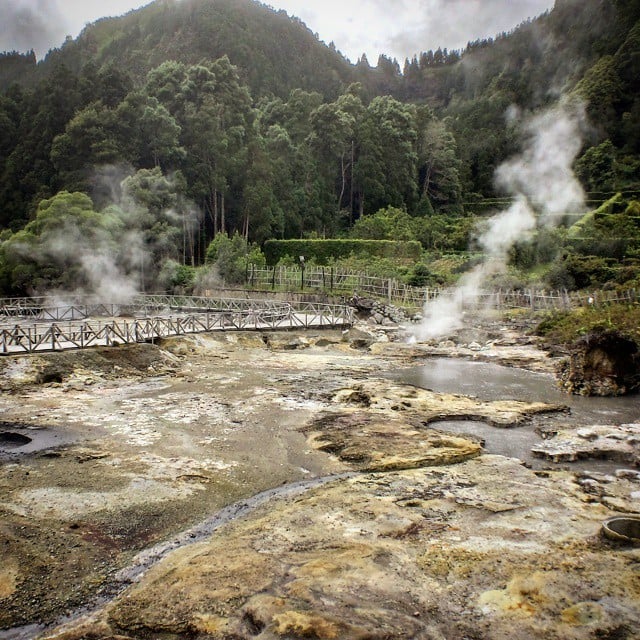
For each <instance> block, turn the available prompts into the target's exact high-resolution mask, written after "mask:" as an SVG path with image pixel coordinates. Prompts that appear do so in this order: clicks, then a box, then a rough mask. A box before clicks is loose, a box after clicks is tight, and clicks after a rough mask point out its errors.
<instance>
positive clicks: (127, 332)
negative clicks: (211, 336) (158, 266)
mask: <svg viewBox="0 0 640 640" xmlns="http://www.w3.org/2000/svg"><path fill="white" fill-rule="evenodd" d="M353 322H354V311H353V309H352V308H351V307H348V306H344V305H329V304H315V303H289V302H277V301H265V300H240V299H214V298H203V297H190V296H165V295H140V296H137V297H136V298H134V299H133V300H131V301H127V302H126V303H122V304H105V303H103V302H97V301H91V300H88V299H81V298H77V299H74V300H72V301H70V302H69V303H68V304H61V303H56V302H52V301H51V300H48V299H45V298H10V299H0V355H10V354H14V355H15V354H20V353H34V352H40V351H59V350H63V349H85V348H87V347H95V346H117V345H121V344H133V343H136V342H153V341H155V340H158V339H161V338H168V337H171V336H179V335H185V334H191V333H204V332H207V331H284V330H290V329H335V328H341V329H344V328H347V327H350V326H351V325H352V324H353Z"/></svg>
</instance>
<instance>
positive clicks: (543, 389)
mask: <svg viewBox="0 0 640 640" xmlns="http://www.w3.org/2000/svg"><path fill="white" fill-rule="evenodd" d="M390 377H391V378H392V379H393V380H396V381H398V382H402V383H404V384H411V385H414V386H417V387H421V388H424V389H430V390H432V391H436V392H440V393H456V394H461V395H466V396H475V397H477V398H479V399H481V400H524V401H528V402H536V401H542V402H547V403H550V404H560V405H565V406H566V407H567V409H568V411H567V413H564V414H560V415H545V416H544V417H542V418H539V419H538V420H537V421H536V422H532V423H530V424H525V425H523V426H520V427H518V428H515V429H508V430H505V429H500V428H497V427H493V426H490V425H488V424H486V423H484V422H473V421H463V422H452V421H447V422H444V421H443V422H437V423H434V424H433V426H434V427H437V428H439V429H442V430H444V431H448V432H451V433H463V434H471V435H474V436H475V437H478V438H480V439H482V440H483V441H484V446H485V450H486V451H487V452H488V453H495V454H499V455H505V456H509V457H516V458H520V459H521V460H523V461H525V462H527V463H528V464H530V465H532V466H535V467H549V466H552V464H551V463H549V462H548V461H541V460H539V459H536V458H534V457H533V456H532V455H531V447H533V446H534V445H536V444H537V443H539V442H540V440H541V436H540V435H539V433H538V432H537V431H536V427H540V426H553V425H554V424H570V425H575V426H582V425H592V424H603V425H606V424H625V423H631V422H636V421H638V419H640V396H637V395H635V396H627V397H622V398H588V397H582V396H573V395H569V394H566V393H563V392H562V391H561V390H560V389H558V388H557V386H556V382H555V379H554V377H553V376H551V375H549V374H544V373H535V372H532V371H526V370H524V369H515V368H512V367H505V366H501V365H497V364H492V363H487V362H474V361H468V360H459V359H453V358H433V359H430V360H428V361H427V362H425V363H424V364H423V365H421V366H418V367H411V368H407V369H401V370H398V371H395V372H393V373H392V374H390ZM562 466H567V464H566V463H565V464H564V465H562ZM570 467H571V468H572V469H580V468H589V469H593V470H600V471H608V470H611V469H615V468H618V467H620V464H617V463H612V462H604V461H588V462H576V463H571V465H570Z"/></svg>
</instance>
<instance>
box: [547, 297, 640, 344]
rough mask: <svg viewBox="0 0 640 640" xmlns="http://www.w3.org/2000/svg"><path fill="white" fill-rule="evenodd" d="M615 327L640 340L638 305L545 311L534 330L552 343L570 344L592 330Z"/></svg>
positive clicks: (631, 337) (612, 328) (594, 306)
mask: <svg viewBox="0 0 640 640" xmlns="http://www.w3.org/2000/svg"><path fill="white" fill-rule="evenodd" d="M602 330H616V331H619V332H620V333H621V334H622V335H624V336H626V337H627V338H630V339H631V340H634V341H635V342H636V343H640V305H638V304H610V305H603V306H599V305H593V306H588V307H582V308H579V309H575V310H573V311H561V312H554V313H550V314H548V315H547V317H546V318H545V319H544V320H542V321H541V322H540V323H539V324H538V326H537V327H536V333H537V334H538V335H540V336H543V337H545V338H547V339H548V340H549V341H550V342H552V343H554V344H571V343H572V342H574V341H575V340H576V339H578V338H579V337H580V336H584V335H586V334H588V333H591V332H593V331H602Z"/></svg>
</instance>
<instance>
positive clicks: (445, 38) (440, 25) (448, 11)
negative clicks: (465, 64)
mask: <svg viewBox="0 0 640 640" xmlns="http://www.w3.org/2000/svg"><path fill="white" fill-rule="evenodd" d="M375 2H376V4H378V5H379V6H380V10H381V11H382V10H385V11H386V12H387V13H388V15H389V19H390V20H392V19H393V18H392V16H394V15H395V16H399V15H401V16H403V18H404V19H403V23H404V25H405V28H403V29H400V30H397V31H394V32H390V33H389V37H388V39H387V40H386V42H384V43H383V45H384V46H383V48H384V49H385V50H386V51H387V52H390V53H392V54H393V55H395V56H396V57H398V58H399V59H402V58H404V57H410V56H411V55H413V54H414V53H418V52H420V51H427V50H429V49H434V50H435V49H437V48H438V47H442V48H445V47H446V48H448V49H461V48H464V47H465V46H466V44H467V42H469V41H470V40H471V41H473V40H475V39H477V38H488V37H493V36H495V35H497V34H499V33H501V32H503V31H510V30H511V29H513V28H514V27H515V26H517V25H518V24H520V23H521V22H523V21H524V20H526V19H527V18H535V17H537V16H539V15H540V14H541V13H544V12H545V11H546V10H547V9H550V8H551V7H552V5H553V2H552V1H551V0H518V1H511V2H509V1H506V2H505V0H418V1H417V2H416V1H415V0H414V1H409V0H390V1H388V2H382V1H381V0H375ZM408 25H410V26H408Z"/></svg>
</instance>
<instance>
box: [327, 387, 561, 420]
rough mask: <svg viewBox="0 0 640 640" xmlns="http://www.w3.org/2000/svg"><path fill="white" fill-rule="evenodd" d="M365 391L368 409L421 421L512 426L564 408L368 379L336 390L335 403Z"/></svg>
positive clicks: (342, 401)
mask: <svg viewBox="0 0 640 640" xmlns="http://www.w3.org/2000/svg"><path fill="white" fill-rule="evenodd" d="M354 392H357V393H358V394H365V395H366V396H367V398H369V406H370V408H371V409H372V410H376V411H381V412H385V413H386V414H387V415H394V414H396V413H398V412H403V413H405V414H407V415H408V414H412V416H413V418H414V419H416V420H418V421H419V422H421V423H422V424H425V425H427V424H430V423H432V422H437V421H439V420H479V421H484V422H488V423H489V424H492V425H493V426H496V427H505V428H506V427H513V426H516V425H518V424H521V423H523V422H525V421H527V420H528V419H530V418H531V417H532V416H534V415H539V414H542V413H553V412H559V411H563V410H564V409H565V407H563V406H560V405H552V404H546V403H544V402H521V401H518V400H495V401H483V400H478V399H476V398H469V397H467V396H460V395H455V394H450V393H435V392H434V391H430V390H428V389H419V388H417V387H411V386H404V385H399V384H390V383H386V382H381V381H377V380H368V381H366V382H362V383H359V384H356V385H353V386H352V387H347V388H344V389H339V390H337V391H336V392H335V394H334V396H333V401H334V402H335V403H343V404H346V405H348V404H349V403H350V398H352V397H353V393H354Z"/></svg>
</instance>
